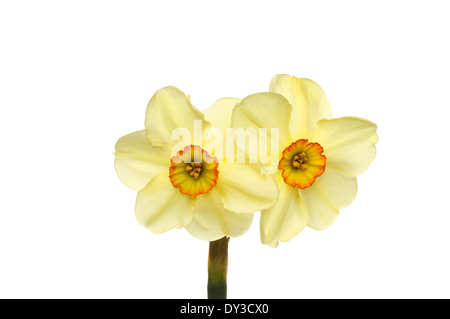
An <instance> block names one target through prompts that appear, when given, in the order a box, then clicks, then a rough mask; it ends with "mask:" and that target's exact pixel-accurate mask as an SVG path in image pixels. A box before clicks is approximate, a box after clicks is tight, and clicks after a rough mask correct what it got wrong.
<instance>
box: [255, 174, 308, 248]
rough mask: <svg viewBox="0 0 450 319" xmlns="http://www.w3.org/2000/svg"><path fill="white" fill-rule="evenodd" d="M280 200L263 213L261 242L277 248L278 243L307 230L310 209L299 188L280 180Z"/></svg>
mask: <svg viewBox="0 0 450 319" xmlns="http://www.w3.org/2000/svg"><path fill="white" fill-rule="evenodd" d="M278 175H279V174H278ZM278 186H279V189H280V198H279V200H278V202H277V203H276V204H275V205H273V206H272V207H270V208H269V209H266V210H263V211H261V221H260V231H261V241H262V243H263V244H266V245H269V246H270V247H277V246H278V243H279V242H278V241H288V240H290V239H292V238H293V237H294V236H295V235H297V234H298V233H299V232H301V231H302V230H303V228H305V226H306V223H307V221H308V216H309V213H308V208H307V206H305V203H304V202H303V201H302V199H301V198H300V196H299V194H298V188H297V187H292V186H290V185H288V184H286V183H285V182H284V181H283V179H282V178H279V179H278Z"/></svg>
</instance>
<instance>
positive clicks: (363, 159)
mask: <svg viewBox="0 0 450 319" xmlns="http://www.w3.org/2000/svg"><path fill="white" fill-rule="evenodd" d="M313 140H314V142H318V143H320V145H321V146H322V147H323V149H324V154H325V156H326V157H327V166H328V167H333V168H334V169H336V170H338V171H340V172H341V173H343V174H345V175H347V176H357V175H359V174H361V173H364V172H365V171H366V170H367V169H368V168H369V166H370V164H371V163H372V161H373V160H374V158H375V155H376V147H375V144H376V143H377V141H378V135H377V126H376V124H375V123H372V122H370V121H368V120H365V119H362V118H357V117H342V118H336V119H330V120H321V121H319V122H318V130H317V131H316V133H315V134H314V137H313Z"/></svg>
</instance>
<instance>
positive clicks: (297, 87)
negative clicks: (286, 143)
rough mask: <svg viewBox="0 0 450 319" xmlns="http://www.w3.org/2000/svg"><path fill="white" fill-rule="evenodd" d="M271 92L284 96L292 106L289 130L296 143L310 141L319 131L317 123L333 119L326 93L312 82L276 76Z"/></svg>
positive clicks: (271, 84) (284, 75) (272, 82)
mask: <svg viewBox="0 0 450 319" xmlns="http://www.w3.org/2000/svg"><path fill="white" fill-rule="evenodd" d="M270 92H275V93H278V94H281V95H283V96H284V97H285V98H286V99H287V100H288V101H289V102H290V103H291V104H292V114H291V119H290V123H289V130H290V132H291V136H292V138H293V140H294V141H296V140H298V139H301V138H305V139H309V138H310V137H311V135H312V134H313V133H314V132H315V131H316V129H317V121H318V120H320V119H323V118H330V117H331V106H330V103H329V102H328V99H327V97H326V95H325V93H324V92H323V90H322V88H321V87H320V86H319V85H318V84H317V83H316V82H314V81H312V80H309V79H301V78H296V77H291V76H289V75H287V74H279V75H275V76H274V77H273V78H272V81H271V83H270Z"/></svg>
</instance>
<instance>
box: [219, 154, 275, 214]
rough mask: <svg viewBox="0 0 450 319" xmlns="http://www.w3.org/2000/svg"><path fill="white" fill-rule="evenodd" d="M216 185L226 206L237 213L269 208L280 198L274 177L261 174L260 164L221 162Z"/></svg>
mask: <svg viewBox="0 0 450 319" xmlns="http://www.w3.org/2000/svg"><path fill="white" fill-rule="evenodd" d="M215 187H216V188H217V189H218V190H219V191H220V192H221V194H222V200H223V203H224V206H225V208H226V209H229V210H231V211H233V212H236V213H254V212H256V211H259V210H261V209H265V208H268V207H270V206H272V205H273V204H274V203H275V202H276V201H277V200H278V194H279V192H278V186H277V183H276V182H275V180H274V178H273V177H272V176H271V175H268V174H261V165H259V164H237V163H236V164H226V163H222V164H220V165H219V180H218V183H217V185H216V186H215Z"/></svg>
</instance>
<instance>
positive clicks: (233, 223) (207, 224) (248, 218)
mask: <svg viewBox="0 0 450 319" xmlns="http://www.w3.org/2000/svg"><path fill="white" fill-rule="evenodd" d="M219 178H220V177H219ZM196 199H197V203H196V207H195V210H194V218H193V219H192V222H191V223H190V224H188V225H187V226H186V227H185V228H186V230H187V231H188V232H189V233H190V234H191V235H192V236H194V237H196V238H199V239H203V240H208V241H212V240H216V239H220V238H222V237H224V236H228V237H237V236H240V235H242V234H244V233H245V232H246V231H247V230H248V229H249V228H250V225H251V223H252V220H253V214H237V213H233V212H231V211H229V210H228V209H226V208H225V207H224V206H223V203H222V199H221V196H220V193H219V192H218V191H217V190H216V189H214V188H213V189H212V190H211V191H210V192H208V193H206V194H202V195H198V196H197V197H196Z"/></svg>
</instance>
